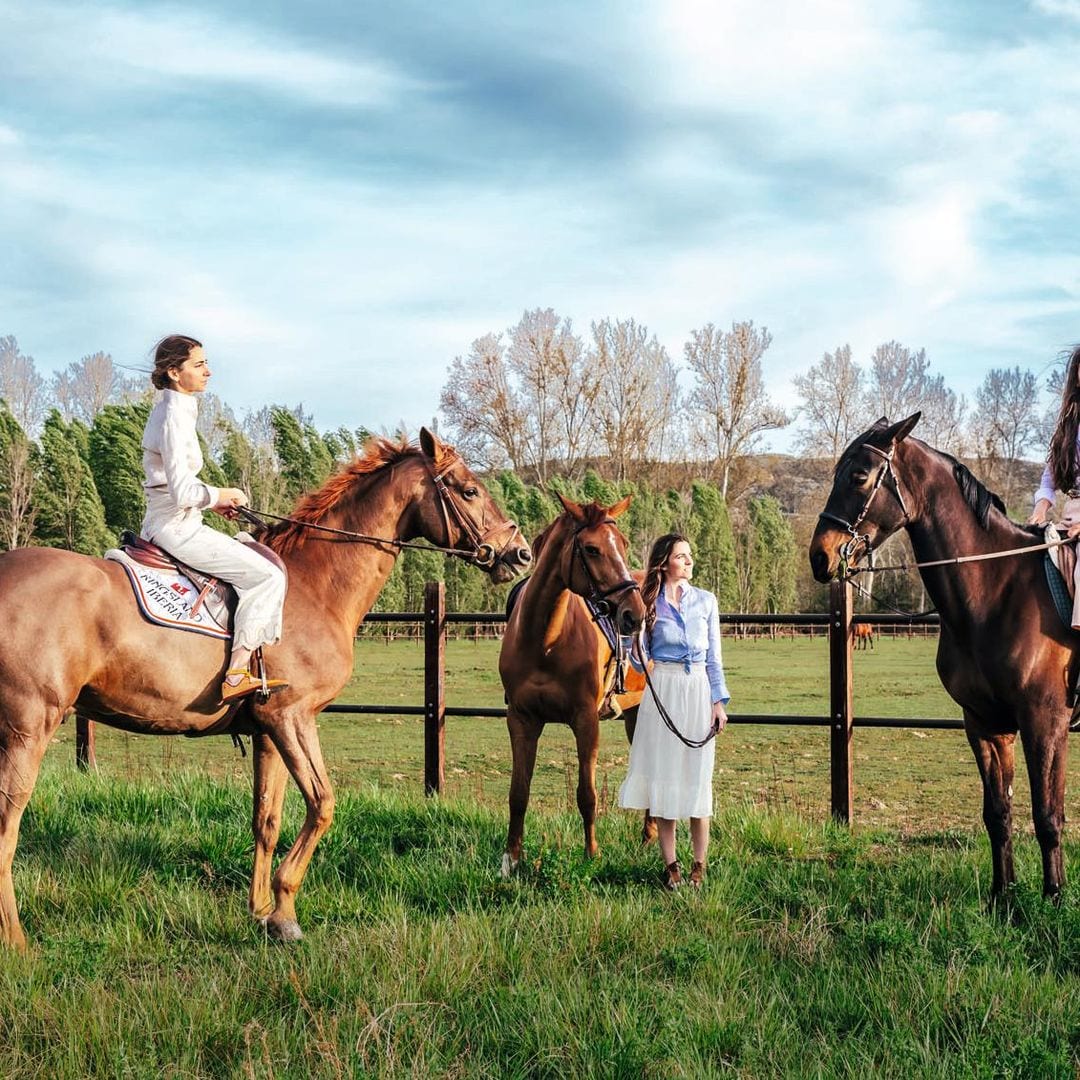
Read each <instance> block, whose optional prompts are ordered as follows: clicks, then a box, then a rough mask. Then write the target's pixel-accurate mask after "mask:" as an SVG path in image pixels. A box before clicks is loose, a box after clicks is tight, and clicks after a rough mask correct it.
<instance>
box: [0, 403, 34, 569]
mask: <svg viewBox="0 0 1080 1080" xmlns="http://www.w3.org/2000/svg"><path fill="white" fill-rule="evenodd" d="M36 465H37V462H36V461H35V449H34V444H33V443H32V442H31V441H30V439H29V438H28V437H27V435H26V433H25V432H24V431H23V429H22V425H21V424H19V422H18V420H17V419H16V417H15V415H14V413H13V412H12V411H11V409H9V408H8V406H7V404H6V403H5V402H4V401H3V399H0V544H2V545H3V546H4V547H6V548H7V549H8V550H10V549H12V548H17V547H22V546H23V545H24V544H28V543H29V542H30V538H31V537H32V536H33V533H34V498H33V497H34V482H35V473H36Z"/></svg>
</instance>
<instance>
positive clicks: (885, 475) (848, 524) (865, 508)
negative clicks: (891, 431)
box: [818, 443, 911, 576]
mask: <svg viewBox="0 0 1080 1080" xmlns="http://www.w3.org/2000/svg"><path fill="white" fill-rule="evenodd" d="M862 449H864V450H869V451H870V453H872V454H877V456H878V457H879V458H881V459H882V462H881V467H880V468H879V469H878V472H877V476H875V477H874V483H873V486H872V487H871V488H870V492H869V494H868V495H867V496H866V501H865V502H864V503H863V505H862V509H861V510H860V511H859V514H858V516H857V517H856V518H855V520H854V521H848V520H847V519H846V518H842V517H840V516H839V514H830V513H829V512H828V511H827V510H823V511H822V512H821V513H820V514H818V520H819V521H831V522H832V523H833V524H835V525H839V526H840V527H841V528H842V529H844V530H845V531H846V532H847V533H849V534H850V536H849V538H848V539H847V540H845V541H844V543H843V544H841V545H840V552H839V554H840V563H841V566H842V567H843V568H844V571H845V576H846V569H847V567H848V566H849V565H850V564H851V563H853V562H854V561H855V555H856V552H857V550H858V547H859V545H860V544H862V545H863V546H864V548H865V554H866V557H867V559H868V560H869V563H870V569H871V570H872V569H873V567H874V545H873V544H872V543H871V541H870V536H869V534H868V533H860V532H859V526H860V525H861V524H862V523H863V521H864V520H865V519H866V515H867V514H868V513H869V512H870V504H871V503H872V502H873V501H874V496H876V495H877V493H878V492H879V491H880V490H881V488H882V485H883V484H884V483H885V481H886V480H888V481H889V482H890V485H891V490H892V493H893V494H894V495H895V496H896V499H897V502H899V503H900V510H901V511H902V512H903V515H904V524H905V525H906V524H908V523H909V522H910V521H911V515H910V514H909V513H908V508H907V504H906V503H905V502H904V496H903V493H902V492H901V491H900V478H899V477H898V476H897V475H896V470H895V469H894V468H893V455H894V454H895V453H896V446H895V444H894V445H893V446H892V447H890V449H889V450H882V449H881V448H880V447H879V446H874V445H872V444H871V443H863V444H862Z"/></svg>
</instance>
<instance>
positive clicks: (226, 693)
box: [221, 668, 289, 704]
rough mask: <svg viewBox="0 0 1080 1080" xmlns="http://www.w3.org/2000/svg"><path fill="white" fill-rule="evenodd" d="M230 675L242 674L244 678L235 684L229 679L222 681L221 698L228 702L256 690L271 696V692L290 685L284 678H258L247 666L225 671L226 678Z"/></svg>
mask: <svg viewBox="0 0 1080 1080" xmlns="http://www.w3.org/2000/svg"><path fill="white" fill-rule="evenodd" d="M230 675H241V676H243V678H241V680H240V681H239V682H238V683H236V684H235V685H234V684H232V683H230V682H228V681H223V682H222V684H221V700H222V701H223V702H225V703H226V704H227V703H228V702H230V701H236V700H237V699H238V698H242V697H247V695H248V694H254V693H256V692H258V693H259V694H260V695H262V694H265V695H266V696H267V697H269V695H270V694H273V693H276V692H277V691H278V690H284V689H285V688H286V687H287V686H288V685H289V684H288V683H287V682H286V681H285V680H284V679H258V678H256V677H255V676H254V675H252V674H251V672H250V671H248V669H247V668H229V670H228V671H226V672H225V679H226V680H227V679H228V677H229V676H230Z"/></svg>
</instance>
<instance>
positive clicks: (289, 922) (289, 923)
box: [259, 918, 304, 943]
mask: <svg viewBox="0 0 1080 1080" xmlns="http://www.w3.org/2000/svg"><path fill="white" fill-rule="evenodd" d="M259 921H260V922H261V923H262V924H263V928H264V929H265V930H266V936H267V937H268V938H272V939H273V940H274V941H280V942H283V943H285V942H291V941H303V939H304V932H303V931H302V930H301V929H300V924H299V923H298V922H297V921H296V920H295V919H282V920H281V921H279V922H276V921H275V920H274V919H273V918H265V919H260V920H259Z"/></svg>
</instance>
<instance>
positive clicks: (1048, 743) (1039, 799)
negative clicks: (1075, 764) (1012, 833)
mask: <svg viewBox="0 0 1080 1080" xmlns="http://www.w3.org/2000/svg"><path fill="white" fill-rule="evenodd" d="M1020 737H1021V739H1023V742H1024V758H1025V760H1026V761H1027V770H1028V780H1029V781H1030V783H1031V816H1032V818H1033V819H1034V822H1035V836H1036V837H1037V838H1038V841H1039V847H1040V848H1041V850H1042V863H1043V896H1046V897H1048V898H1050V899H1052V900H1055V901H1057V900H1058V899H1060V896H1061V888H1062V886H1063V885H1064V884H1065V866H1064V862H1063V860H1062V853H1061V833H1062V829H1063V828H1064V825H1065V763H1066V761H1067V760H1068V731H1067V729H1066V727H1065V725H1064V724H1061V725H1059V726H1058V727H1057V728H1056V730H1055V731H1054V732H1053V734H1050V735H1046V736H1038V735H1036V734H1035V733H1034V732H1033V731H1032V728H1031V726H1030V725H1029V724H1025V725H1024V726H1023V727H1022V729H1021V736H1020Z"/></svg>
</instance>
